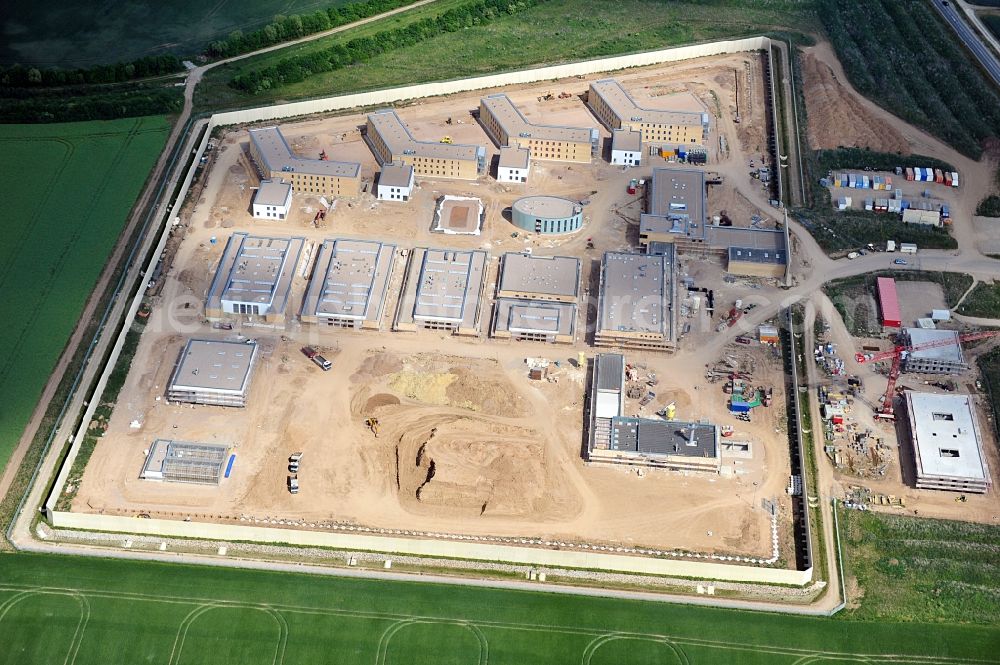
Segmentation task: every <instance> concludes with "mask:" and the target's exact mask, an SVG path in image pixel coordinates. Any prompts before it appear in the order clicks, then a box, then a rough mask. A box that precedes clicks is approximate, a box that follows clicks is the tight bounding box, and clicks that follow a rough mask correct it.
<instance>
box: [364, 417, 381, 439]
mask: <svg viewBox="0 0 1000 665" xmlns="http://www.w3.org/2000/svg"><path fill="white" fill-rule="evenodd" d="M365 427H367V428H368V429H370V430H371V432H372V434H374V435H375V438H376V439H377V438H378V427H379V425H378V418H369V419H368V420H366V421H365Z"/></svg>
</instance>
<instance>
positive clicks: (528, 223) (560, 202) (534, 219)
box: [510, 196, 583, 234]
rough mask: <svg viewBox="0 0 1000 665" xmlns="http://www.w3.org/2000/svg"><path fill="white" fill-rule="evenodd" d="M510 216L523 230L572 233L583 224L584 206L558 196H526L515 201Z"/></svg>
mask: <svg viewBox="0 0 1000 665" xmlns="http://www.w3.org/2000/svg"><path fill="white" fill-rule="evenodd" d="M510 217H511V221H512V222H513V223H514V226H516V227H517V228H519V229H521V230H523V231H529V232H533V233H540V234H552V233H572V232H573V231H579V230H580V227H581V226H583V206H582V205H580V204H579V203H577V202H576V201H571V200H569V199H564V198H561V197H558V196H525V197H524V198H520V199H518V200H516V201H514V205H512V206H511V209H510Z"/></svg>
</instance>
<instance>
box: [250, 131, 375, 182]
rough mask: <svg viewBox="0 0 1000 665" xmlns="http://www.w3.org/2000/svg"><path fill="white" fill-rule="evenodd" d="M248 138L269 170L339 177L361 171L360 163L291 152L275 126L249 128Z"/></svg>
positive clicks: (347, 176) (349, 175)
mask: <svg viewBox="0 0 1000 665" xmlns="http://www.w3.org/2000/svg"><path fill="white" fill-rule="evenodd" d="M250 140H251V141H253V142H254V144H255V145H256V146H257V151H258V153H259V154H260V156H261V157H262V158H263V159H264V162H265V163H264V164H262V166H265V167H267V168H268V169H270V170H271V171H287V172H295V173H306V174H310V175H325V176H336V177H340V178H356V177H357V176H358V174H359V173H360V172H361V164H356V163H354V162H332V161H329V160H324V159H306V158H305V157H298V156H296V155H295V153H293V152H292V148H291V146H289V145H288V141H286V140H285V137H284V135H283V134H282V133H281V130H280V129H278V128H277V127H261V128H260V129H251V130H250Z"/></svg>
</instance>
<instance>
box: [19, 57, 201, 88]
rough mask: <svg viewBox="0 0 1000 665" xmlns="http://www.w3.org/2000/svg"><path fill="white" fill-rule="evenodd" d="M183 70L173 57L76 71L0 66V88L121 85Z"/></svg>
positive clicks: (132, 61)
mask: <svg viewBox="0 0 1000 665" xmlns="http://www.w3.org/2000/svg"><path fill="white" fill-rule="evenodd" d="M183 68H184V66H183V65H182V64H181V60H180V58H178V57H177V56H176V55H172V54H164V55H147V56H145V57H142V58H137V59H136V60H131V61H129V62H118V63H115V64H112V65H95V66H93V67H87V68H78V69H62V68H59V67H45V68H38V67H25V66H23V65H12V66H10V67H0V87H4V88H52V87H56V86H66V85H93V84H105V83H123V82H125V81H133V80H135V79H143V78H149V77H151V76H162V75H164V74H173V73H175V72H179V71H181V70H182V69H183Z"/></svg>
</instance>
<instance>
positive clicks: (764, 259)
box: [729, 247, 788, 266]
mask: <svg viewBox="0 0 1000 665" xmlns="http://www.w3.org/2000/svg"><path fill="white" fill-rule="evenodd" d="M733 261H747V262H749V263H773V264H777V265H782V266H783V265H785V264H786V263H788V254H787V252H785V250H783V249H782V250H777V251H775V250H770V249H754V248H752V247H730V248H729V262H730V263H732V262H733Z"/></svg>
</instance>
